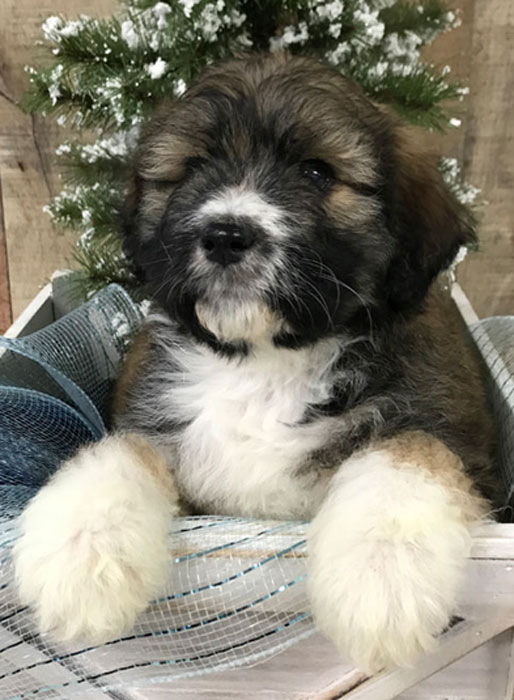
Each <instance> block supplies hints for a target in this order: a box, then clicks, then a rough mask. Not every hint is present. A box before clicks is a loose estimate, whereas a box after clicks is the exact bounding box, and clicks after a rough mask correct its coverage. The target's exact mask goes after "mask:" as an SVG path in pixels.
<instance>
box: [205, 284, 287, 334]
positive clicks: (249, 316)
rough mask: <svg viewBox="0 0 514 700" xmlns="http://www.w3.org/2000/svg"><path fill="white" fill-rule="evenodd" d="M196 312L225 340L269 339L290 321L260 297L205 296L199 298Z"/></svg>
mask: <svg viewBox="0 0 514 700" xmlns="http://www.w3.org/2000/svg"><path fill="white" fill-rule="evenodd" d="M195 312H196V316H197V318H198V321H199V323H200V325H201V326H202V327H203V328H205V329H206V330H207V331H209V332H210V333H212V334H213V335H214V336H215V337H216V338H217V339H218V340H219V341H220V342H222V343H250V344H252V345H259V344H263V343H269V342H272V341H273V338H274V337H275V336H276V335H278V334H280V333H281V332H283V331H284V330H285V326H286V325H287V324H286V322H285V320H284V319H283V318H282V317H281V316H280V314H279V313H277V312H276V311H274V310H272V309H271V308H270V306H269V305H268V304H267V303H266V302H265V301H264V300H262V299H259V298H253V299H252V298H241V297H237V296H228V295H224V296H221V297H217V298H213V297H210V298H203V299H200V300H198V301H197V302H196V304H195Z"/></svg>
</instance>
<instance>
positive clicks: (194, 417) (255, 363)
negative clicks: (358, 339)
mask: <svg viewBox="0 0 514 700" xmlns="http://www.w3.org/2000/svg"><path fill="white" fill-rule="evenodd" d="M338 350H339V349H338V345H337V343H334V342H333V341H325V342H323V343H320V344H318V346H316V347H310V348H305V349H302V350H287V349H283V348H282V349H277V348H275V347H274V346H273V345H271V344H268V345H266V344H263V345H262V346H259V347H258V348H255V349H254V351H253V354H252V355H251V356H250V357H249V358H246V359H243V360H240V359H235V358H234V359H227V358H225V357H220V356H219V355H216V354H215V353H214V352H212V351H211V350H210V349H209V348H204V347H202V346H199V345H197V346H194V347H191V346H189V347H187V348H184V347H183V346H182V347H180V346H171V347H169V349H168V352H169V357H170V369H169V372H170V374H169V376H168V377H166V375H165V374H163V375H161V376H162V382H163V385H165V384H166V383H167V382H168V383H169V387H170V388H169V391H168V392H163V393H162V395H161V397H158V398H157V400H156V403H155V406H154V407H153V410H155V411H156V415H157V414H159V415H167V416H169V417H170V418H171V417H176V418H177V419H178V420H183V421H188V422H189V425H187V426H186V427H185V429H184V430H183V432H181V434H180V436H179V438H178V439H179V443H178V456H179V464H178V467H177V474H176V478H177V481H178V483H179V486H180V488H181V490H183V491H184V492H185V493H186V495H188V496H189V498H191V500H193V501H194V502H195V503H196V504H200V505H202V507H203V508H205V509H207V510H210V511H211V512H212V511H214V512H223V513H229V514H243V515H248V516H266V517H272V516H276V517H281V518H287V517H290V518H296V517H298V518H300V517H301V518H303V517H310V516H311V515H312V514H313V513H314V512H315V511H316V509H317V508H318V507H319V503H320V502H321V499H322V498H323V496H324V494H325V492H326V486H327V478H328V477H326V476H324V477H320V474H319V472H318V471H317V470H315V469H310V470H306V471H305V474H303V475H302V474H301V473H299V472H298V468H299V467H300V466H301V465H302V463H303V462H304V460H305V458H306V457H307V455H308V454H309V453H310V452H312V450H315V449H317V448H318V447H321V446H322V445H324V444H325V443H326V441H327V439H328V437H329V436H328V432H327V431H328V430H329V421H327V422H316V423H310V424H303V423H300V422H299V421H301V419H302V417H303V415H304V411H305V409H306V407H307V404H309V403H318V402H321V401H323V400H326V399H327V398H328V396H329V393H330V389H331V386H332V384H331V381H330V377H329V374H330V369H331V367H332V365H333V362H334V361H335V359H336V358H337V356H338ZM177 365H178V366H179V369H177ZM170 380H171V381H170Z"/></svg>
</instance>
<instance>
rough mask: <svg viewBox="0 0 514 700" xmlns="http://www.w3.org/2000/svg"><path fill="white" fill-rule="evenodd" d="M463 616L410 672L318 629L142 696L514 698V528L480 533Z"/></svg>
mask: <svg viewBox="0 0 514 700" xmlns="http://www.w3.org/2000/svg"><path fill="white" fill-rule="evenodd" d="M453 296H454V299H455V300H456V302H457V304H458V306H459V308H460V309H461V312H462V314H463V317H464V318H465V319H466V321H467V322H468V323H471V322H474V321H476V320H477V318H476V315H475V314H474V311H473V309H472V307H471V306H470V305H469V302H468V301H467V299H466V297H465V296H464V295H463V292H462V290H461V289H460V288H459V287H458V286H456V287H455V289H454V292H453ZM69 307H70V302H69V296H68V294H67V292H66V282H65V281H64V283H63V280H62V278H59V277H58V278H56V279H55V280H54V281H53V283H52V284H50V285H47V287H45V288H44V289H43V290H42V291H41V292H40V293H39V294H38V295H37V297H36V298H35V299H34V300H33V302H32V303H31V304H30V305H29V306H28V307H27V309H26V310H25V311H24V312H23V314H22V315H21V316H20V317H19V318H18V319H17V321H16V322H15V323H14V324H13V325H12V326H11V328H10V329H9V330H8V331H7V334H6V335H8V336H10V337H17V336H20V335H26V334H28V333H31V332H33V331H35V330H37V329H39V328H42V327H44V326H46V325H47V324H48V323H51V322H52V321H53V320H55V319H56V318H59V317H60V316H61V315H62V314H63V312H65V311H66V310H68V308H69ZM457 612H458V614H459V616H460V617H461V618H463V619H462V621H461V622H458V623H457V624H456V625H455V626H454V627H452V628H451V629H450V630H449V631H448V632H446V633H445V634H444V635H443V636H442V639H441V643H440V645H439V647H438V649H437V650H436V651H435V652H434V653H433V654H431V655H427V656H425V657H424V658H423V659H422V660H421V661H420V662H419V663H418V664H417V665H416V666H414V667H413V668H410V669H398V670H395V671H391V672H387V673H381V674H378V675H377V676H374V677H373V678H369V679H366V678H365V677H364V676H363V675H362V674H361V673H360V672H358V671H357V670H355V669H354V668H351V667H350V666H348V665H347V664H344V663H343V662H342V660H341V659H340V657H339V654H338V652H337V650H336V649H335V647H334V646H333V645H332V644H331V643H330V642H329V641H327V640H326V639H324V638H323V637H322V636H321V635H318V634H316V635H314V636H311V637H309V638H307V639H305V640H303V641H301V642H299V643H298V644H297V645H295V646H293V647H291V648H290V649H288V650H286V651H284V652H283V653H281V654H279V655H278V656H276V657H273V658H271V659H269V660H267V661H264V662H262V663H260V664H258V665H256V666H253V667H251V668H242V669H233V670H227V671H221V672H217V673H212V674H208V675H204V676H198V677H195V678H189V679H182V680H176V681H174V682H173V683H155V684H152V685H150V686H141V687H137V685H135V686H134V687H133V688H131V689H130V690H129V691H127V692H126V693H124V697H126V698H133V699H134V700H136V699H137V700H165V699H168V698H169V699H170V700H193V699H202V700H203V699H205V700H230V698H233V699H234V700H235V699H236V698H238V699H240V698H245V700H329V699H330V700H332V699H335V698H344V699H345V700H392V699H393V698H399V699H400V700H514V525H513V524H490V525H486V526H482V527H480V528H479V529H478V530H477V531H476V532H475V534H474V544H473V550H472V553H471V556H470V559H469V561H468V570H467V575H466V584H465V587H464V589H463V591H462V593H461V596H460V601H459V609H458V611H457Z"/></svg>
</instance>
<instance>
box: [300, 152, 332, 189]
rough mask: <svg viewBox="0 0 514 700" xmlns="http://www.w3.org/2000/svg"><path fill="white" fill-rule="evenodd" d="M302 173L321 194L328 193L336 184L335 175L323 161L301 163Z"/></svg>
mask: <svg viewBox="0 0 514 700" xmlns="http://www.w3.org/2000/svg"><path fill="white" fill-rule="evenodd" d="M300 173H301V174H302V176H303V177H306V178H308V179H309V180H310V181H311V182H312V183H313V184H314V185H316V187H317V188H318V189H319V190H320V191H321V192H327V191H328V190H329V189H330V188H331V187H332V185H333V184H334V182H335V179H336V177H335V174H334V171H333V170H332V168H331V167H330V165H329V164H328V163H325V161H323V160H304V161H303V163H300Z"/></svg>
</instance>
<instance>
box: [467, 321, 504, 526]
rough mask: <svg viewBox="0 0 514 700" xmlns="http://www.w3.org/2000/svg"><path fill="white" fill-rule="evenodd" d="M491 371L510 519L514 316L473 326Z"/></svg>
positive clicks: (490, 381)
mask: <svg viewBox="0 0 514 700" xmlns="http://www.w3.org/2000/svg"><path fill="white" fill-rule="evenodd" d="M471 330H472V334H473V338H474V340H475V342H476V344H477V346H478V349H479V350H480V352H481V354H482V357H483V358H484V360H485V363H486V365H487V368H488V370H489V395H490V398H491V403H492V405H493V408H494V413H495V417H496V422H497V425H498V429H499V444H498V448H499V449H498V461H499V464H498V466H499V469H500V475H501V478H502V482H503V487H504V492H505V498H506V502H507V503H508V504H509V506H510V514H509V513H508V514H507V517H508V516H509V515H510V518H509V519H510V520H514V518H513V517H512V515H513V514H514V316H492V317H490V318H486V319H484V320H483V321H480V322H479V323H477V324H475V325H474V326H473V328H472V329H471Z"/></svg>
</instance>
